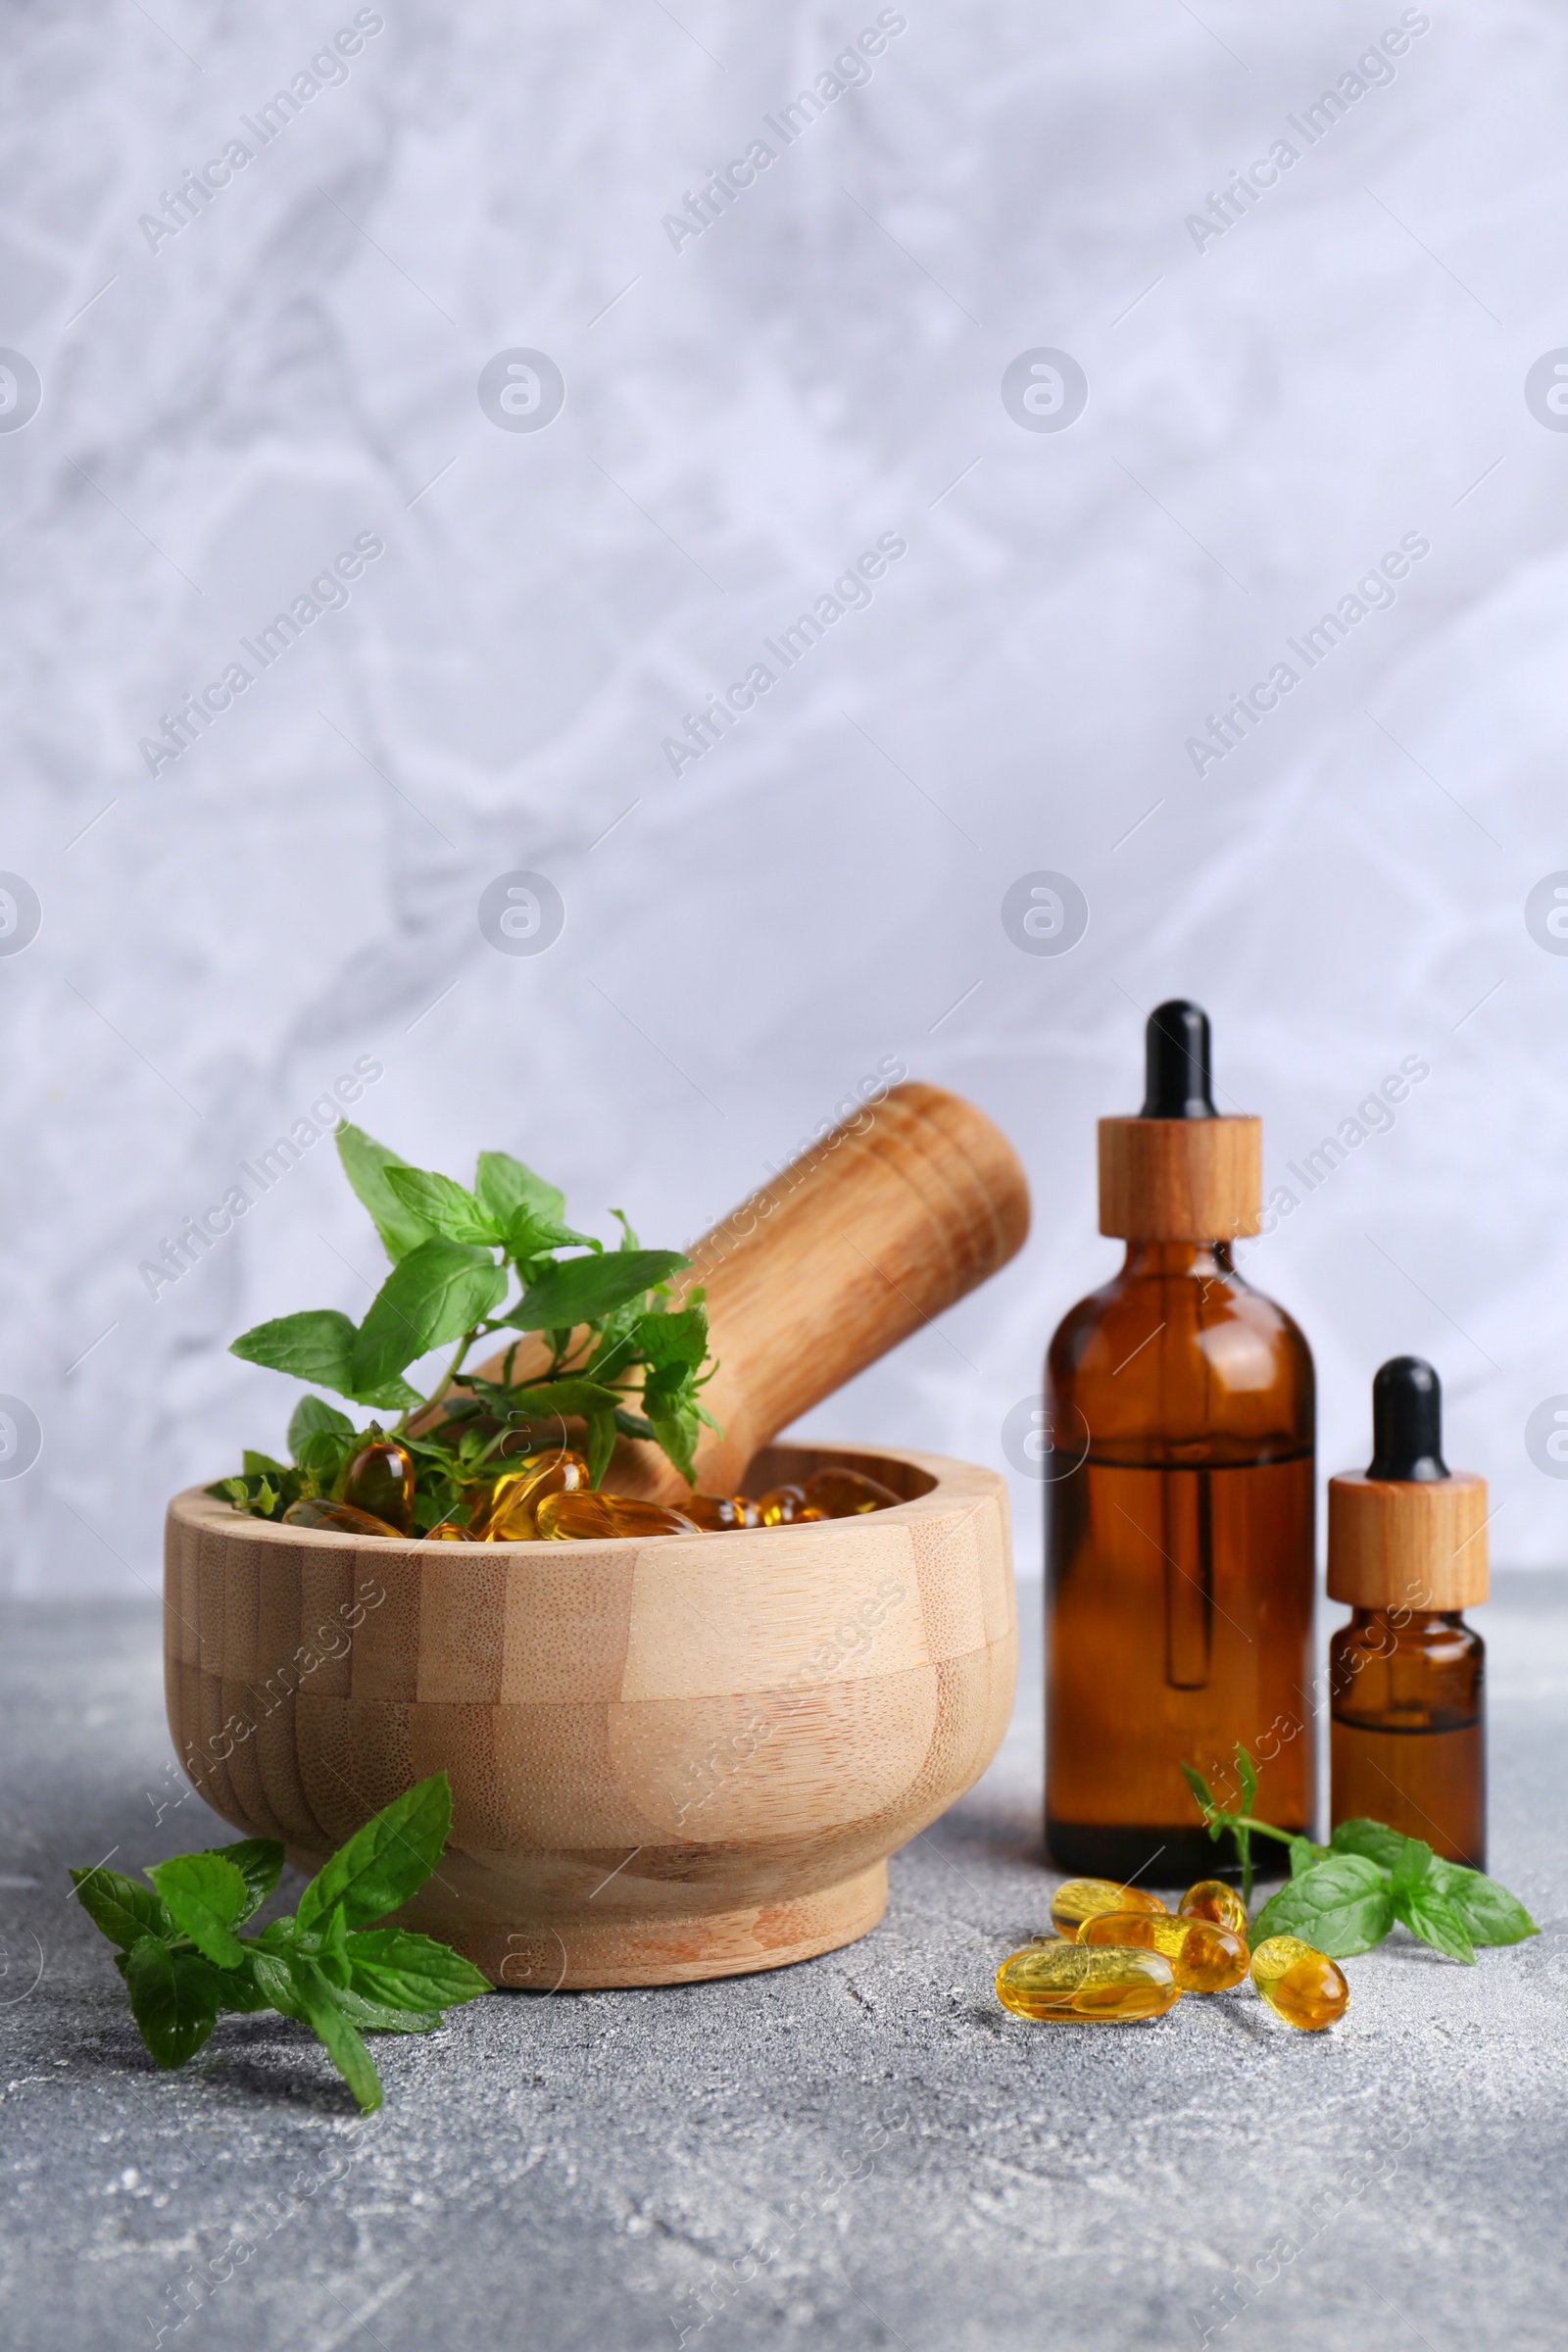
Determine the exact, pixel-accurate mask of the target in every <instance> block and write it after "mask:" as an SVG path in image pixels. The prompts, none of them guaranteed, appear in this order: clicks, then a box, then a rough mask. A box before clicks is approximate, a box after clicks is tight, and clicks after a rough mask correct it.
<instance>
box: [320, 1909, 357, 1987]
mask: <svg viewBox="0 0 1568 2352" xmlns="http://www.w3.org/2000/svg"><path fill="white" fill-rule="evenodd" d="M313 1941H315V1942H316V1944H317V1952H316V1963H317V1966H318V1967H319V1969H320V1972H321V1974H322V1976H323V1977H324V1978H325V1979H326V1981H327V1983H328V1984H329V1985H331V1987H332V1989H333V1991H334V1992H340V1991H341V1990H342V1988H343V1986H344V1985H347V1984H348V1982H349V1977H350V1970H349V1923H348V1921H347V1920H346V1919H345V1917H344V1915H343V1906H342V1904H341V1903H334V1904H333V1905H332V1908H331V1910H330V1911H329V1912H328V1913H327V1915H326V1918H325V1920H324V1921H323V1922H322V1924H321V1929H320V1933H319V1936H317V1937H314V1938H313Z"/></svg>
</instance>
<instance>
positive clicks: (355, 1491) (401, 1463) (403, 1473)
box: [343, 1433, 414, 1536]
mask: <svg viewBox="0 0 1568 2352" xmlns="http://www.w3.org/2000/svg"><path fill="white" fill-rule="evenodd" d="M343 1500H344V1501H345V1502H346V1503H348V1504H350V1505H351V1506H352V1507H353V1508H354V1509H355V1510H357V1511H368V1512H369V1513H370V1516H371V1517H372V1518H373V1519H384V1520H385V1521H386V1524H387V1526H388V1527H391V1528H395V1529H396V1530H397V1532H398V1534H399V1535H403V1536H406V1535H407V1534H408V1533H409V1530H410V1529H411V1528H412V1527H413V1525H414V1456H413V1454H412V1453H410V1451H409V1449H408V1447H407V1446H400V1445H399V1444H398V1442H397V1440H396V1438H383V1437H382V1436H380V1435H379V1433H378V1434H377V1435H376V1436H375V1437H373V1438H371V1439H370V1440H369V1442H368V1444H367V1445H364V1446H361V1447H360V1449H359V1452H358V1453H357V1454H356V1455H355V1456H354V1458H353V1460H352V1461H351V1462H350V1464H349V1466H348V1469H347V1471H346V1472H345V1474H344V1478H343Z"/></svg>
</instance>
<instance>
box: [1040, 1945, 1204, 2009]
mask: <svg viewBox="0 0 1568 2352" xmlns="http://www.w3.org/2000/svg"><path fill="white" fill-rule="evenodd" d="M997 1998H998V2000H999V2001H1000V2002H1001V2003H1002V2005H1003V2007H1004V2008H1005V2009H1010V2010H1011V2011H1012V2013H1013V2015H1014V2016H1015V2017H1030V2018H1036V2019H1039V2020H1040V2021H1042V2022H1049V2021H1055V2022H1057V2023H1060V2024H1063V2025H1128V2024H1131V2023H1133V2022H1134V2021H1135V2020H1137V2019H1139V2018H1144V2017H1162V2016H1163V2015H1164V2013H1165V2011H1166V2010H1167V2009H1170V2008H1173V2007H1174V2006H1175V2004H1176V2002H1177V2001H1179V2000H1180V1999H1181V1986H1180V1985H1178V1984H1177V1982H1176V1976H1175V1972H1174V1970H1173V1969H1172V1967H1171V1964H1170V1962H1169V1961H1168V1960H1167V1959H1166V1958H1165V1956H1164V1954H1163V1953H1162V1952H1151V1951H1145V1950H1144V1949H1143V1947H1142V1946H1141V1945H1136V1944H1134V1945H1126V1944H1123V1945H1115V1944H1098V1945H1094V1946H1091V1945H1088V1944H1082V1943H1067V1942H1060V1943H1044V1942H1042V1943H1031V1944H1029V1945H1028V1946H1026V1948H1025V1949H1024V1950H1023V1951H1021V1952H1013V1953H1011V1954H1010V1955H1009V1956H1008V1958H1006V1959H1005V1960H1004V1962H1003V1963H1002V1966H1001V1967H1000V1968H999V1969H998V1971H997Z"/></svg>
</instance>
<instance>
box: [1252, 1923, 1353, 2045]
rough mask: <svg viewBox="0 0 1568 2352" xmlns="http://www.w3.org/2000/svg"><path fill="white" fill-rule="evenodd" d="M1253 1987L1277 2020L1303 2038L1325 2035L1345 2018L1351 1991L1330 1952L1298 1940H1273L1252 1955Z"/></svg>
mask: <svg viewBox="0 0 1568 2352" xmlns="http://www.w3.org/2000/svg"><path fill="white" fill-rule="evenodd" d="M1252 1983H1253V1984H1254V1985H1256V1986H1257V1989H1258V1991H1259V1992H1260V1993H1261V1994H1262V1995H1263V1998H1264V2000H1265V2001H1267V2003H1268V2005H1269V2007H1270V2008H1271V2009H1272V2010H1273V2012H1274V2014H1275V2016H1276V2017H1283V2018H1284V2020H1285V2023H1286V2024H1287V2025H1288V2026H1296V2027H1297V2028H1299V2031H1300V2032H1301V2033H1303V2034H1321V2032H1322V2031H1323V2028H1324V2027H1325V2026H1332V2025H1333V2024H1334V2023H1335V2022H1336V2020H1337V2019H1339V2018H1342V2017H1343V2016H1344V2015H1345V2012H1346V2010H1347V2009H1348V2007H1349V2005H1350V1987H1349V1986H1348V1985H1347V1983H1346V1982H1345V1978H1344V1975H1343V1974H1342V1972H1341V1971H1340V1970H1339V1969H1338V1968H1336V1967H1335V1965H1334V1962H1333V1961H1332V1960H1331V1959H1330V1958H1329V1956H1328V1954H1327V1953H1326V1952H1319V1951H1314V1950H1313V1948H1312V1946H1311V1945H1310V1944H1309V1943H1303V1942H1302V1941H1301V1939H1300V1937H1299V1936H1270V1937H1269V1939H1268V1941H1267V1942H1266V1943H1260V1944H1259V1945H1258V1947H1257V1949H1256V1951H1255V1952H1254V1953H1253V1954H1252Z"/></svg>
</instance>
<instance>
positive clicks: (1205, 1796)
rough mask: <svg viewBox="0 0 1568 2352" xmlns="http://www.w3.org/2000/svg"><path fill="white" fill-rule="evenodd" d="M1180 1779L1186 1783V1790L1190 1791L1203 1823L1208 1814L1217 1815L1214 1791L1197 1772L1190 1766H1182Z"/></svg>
mask: <svg viewBox="0 0 1568 2352" xmlns="http://www.w3.org/2000/svg"><path fill="white" fill-rule="evenodd" d="M1182 1778H1183V1780H1184V1781H1185V1782H1186V1783H1187V1786H1188V1788H1189V1789H1191V1790H1192V1792H1193V1796H1194V1799H1195V1801H1196V1803H1197V1806H1198V1809H1199V1811H1200V1813H1201V1814H1202V1816H1203V1818H1204V1820H1205V1821H1206V1820H1207V1819H1208V1817H1209V1815H1210V1814H1213V1813H1217V1812H1218V1811H1219V1807H1218V1805H1216V1804H1215V1802H1214V1791H1213V1789H1211V1788H1210V1787H1209V1785H1208V1783H1207V1782H1206V1781H1205V1780H1204V1778H1203V1776H1202V1774H1201V1772H1199V1771H1197V1770H1196V1769H1195V1768H1194V1766H1192V1765H1191V1764H1184V1765H1183V1766H1182Z"/></svg>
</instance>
